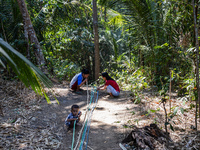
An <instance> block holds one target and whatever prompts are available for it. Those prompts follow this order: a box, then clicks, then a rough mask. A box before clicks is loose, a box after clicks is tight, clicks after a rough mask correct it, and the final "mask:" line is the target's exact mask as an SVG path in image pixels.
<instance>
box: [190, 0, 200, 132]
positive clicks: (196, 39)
mask: <svg viewBox="0 0 200 150" xmlns="http://www.w3.org/2000/svg"><path fill="white" fill-rule="evenodd" d="M192 5H193V15H194V29H195V45H196V85H197V99H196V114H195V127H196V130H197V113H198V109H197V105H198V102H199V104H200V100H199V98H200V91H199V41H198V29H197V18H196V8H195V5H196V4H195V1H194V0H192ZM199 106H200V105H199ZM199 112H200V107H199ZM199 116H200V114H199Z"/></svg>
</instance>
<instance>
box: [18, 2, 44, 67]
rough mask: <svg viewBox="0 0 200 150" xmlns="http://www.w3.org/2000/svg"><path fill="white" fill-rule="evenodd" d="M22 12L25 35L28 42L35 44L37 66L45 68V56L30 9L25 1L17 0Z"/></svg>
mask: <svg viewBox="0 0 200 150" xmlns="http://www.w3.org/2000/svg"><path fill="white" fill-rule="evenodd" d="M17 2H18V5H19V9H20V12H21V14H22V19H23V24H24V34H25V38H26V41H27V42H28V39H30V42H31V44H33V49H34V53H35V56H36V59H37V64H38V65H39V66H43V65H44V64H45V60H44V55H43V52H42V50H41V48H40V43H39V41H38V39H37V36H36V33H35V30H34V28H33V25H32V22H31V19H30V16H29V13H28V9H27V7H26V3H25V1H24V0H17Z"/></svg>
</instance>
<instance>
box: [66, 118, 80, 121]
mask: <svg viewBox="0 0 200 150" xmlns="http://www.w3.org/2000/svg"><path fill="white" fill-rule="evenodd" d="M77 119H78V118H71V119H67V122H70V121H75V120H77Z"/></svg>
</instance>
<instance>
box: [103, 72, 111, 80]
mask: <svg viewBox="0 0 200 150" xmlns="http://www.w3.org/2000/svg"><path fill="white" fill-rule="evenodd" d="M101 75H102V77H105V78H106V80H114V79H113V78H111V77H110V76H109V75H108V73H107V72H103V73H102V74H101Z"/></svg>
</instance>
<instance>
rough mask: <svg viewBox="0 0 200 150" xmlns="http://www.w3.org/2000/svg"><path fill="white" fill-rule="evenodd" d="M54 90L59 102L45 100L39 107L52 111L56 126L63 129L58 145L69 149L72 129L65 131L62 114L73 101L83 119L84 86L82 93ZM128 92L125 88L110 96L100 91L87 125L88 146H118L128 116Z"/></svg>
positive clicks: (110, 148)
mask: <svg viewBox="0 0 200 150" xmlns="http://www.w3.org/2000/svg"><path fill="white" fill-rule="evenodd" d="M56 90H57V91H56V93H57V94H58V95H60V97H58V100H59V102H60V105H58V104H56V102H53V103H54V104H52V105H49V106H48V107H47V106H46V105H45V104H44V105H43V108H42V110H44V111H45V112H43V113H45V114H52V116H54V118H55V120H56V124H57V127H58V130H60V131H61V130H63V131H62V132H63V135H62V137H63V142H62V146H61V147H62V148H61V149H63V150H64V149H70V148H71V142H72V132H66V130H65V129H64V128H62V127H63V126H64V120H65V118H66V117H67V115H68V114H69V113H70V107H71V105H72V104H78V105H79V106H80V109H81V111H82V113H83V115H82V119H83V118H84V115H85V112H86V105H87V93H86V88H85V91H84V92H83V94H81V95H78V94H75V93H72V92H71V91H70V90H69V89H56ZM127 96H128V94H126V92H122V93H121V96H120V97H119V98H112V99H110V98H108V96H107V94H106V93H104V92H101V93H100V94H99V100H98V104H97V107H96V109H95V110H94V113H93V117H92V122H91V127H90V134H89V142H88V145H89V147H91V148H92V149H94V150H99V149H102V150H117V149H118V150H120V147H119V143H120V142H121V141H122V140H123V138H124V132H125V128H124V127H123V126H122V124H123V123H124V122H125V120H127V117H128V116H126V113H127V109H129V107H130V104H128V103H127ZM55 116H56V117H55ZM129 117H130V116H129ZM82 122H83V120H82ZM82 122H81V123H82ZM59 128H60V129H59ZM79 130H80V128H77V132H76V139H77V135H78V131H79ZM60 131H59V132H60ZM88 149H89V148H88Z"/></svg>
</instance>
